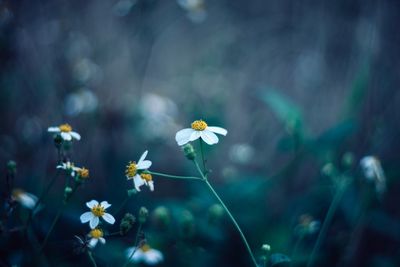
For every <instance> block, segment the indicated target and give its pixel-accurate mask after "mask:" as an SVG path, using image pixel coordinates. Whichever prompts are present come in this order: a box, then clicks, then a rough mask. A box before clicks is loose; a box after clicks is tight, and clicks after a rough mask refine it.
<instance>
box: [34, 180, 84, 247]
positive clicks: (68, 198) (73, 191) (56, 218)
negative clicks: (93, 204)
mask: <svg viewBox="0 0 400 267" xmlns="http://www.w3.org/2000/svg"><path fill="white" fill-rule="evenodd" d="M78 186H79V184H77V183H75V185H74V188H73V189H72V192H71V194H70V195H69V196H68V197H67V198H65V199H64V201H63V205H62V207H61V208H60V209H59V210H58V212H57V215H56V217H55V218H54V220H53V222H52V224H51V226H50V228H49V231H48V232H47V234H46V237H45V238H44V241H43V243H42V245H41V247H40V252H43V250H44V248H45V246H46V244H47V241H48V239H49V237H50V234H51V233H52V232H53V229H54V226H55V225H56V223H57V221H58V219H59V218H60V216H61V214H62V212H63V211H64V209H65V207H66V206H67V204H68V201H69V200H70V199H71V197H72V195H73V194H74V193H75V191H76V189H78Z"/></svg>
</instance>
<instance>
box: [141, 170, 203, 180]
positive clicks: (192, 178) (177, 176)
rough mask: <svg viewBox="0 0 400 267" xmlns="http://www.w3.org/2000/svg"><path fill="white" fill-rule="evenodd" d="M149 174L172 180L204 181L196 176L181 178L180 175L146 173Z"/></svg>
mask: <svg viewBox="0 0 400 267" xmlns="http://www.w3.org/2000/svg"><path fill="white" fill-rule="evenodd" d="M146 172H147V173H150V174H153V175H157V176H162V177H167V178H172V179H187V180H203V179H202V178H200V177H195V176H179V175H171V174H165V173H160V172H151V171H148V170H147V171H146Z"/></svg>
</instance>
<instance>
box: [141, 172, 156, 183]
mask: <svg viewBox="0 0 400 267" xmlns="http://www.w3.org/2000/svg"><path fill="white" fill-rule="evenodd" d="M140 177H142V179H143V180H146V181H147V182H150V181H151V180H153V176H151V174H150V173H141V174H140Z"/></svg>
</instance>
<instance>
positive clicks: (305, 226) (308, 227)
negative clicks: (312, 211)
mask: <svg viewBox="0 0 400 267" xmlns="http://www.w3.org/2000/svg"><path fill="white" fill-rule="evenodd" d="M320 225H321V223H320V222H319V221H317V220H314V218H313V217H312V216H311V215H309V214H303V215H301V216H300V217H299V224H298V225H297V226H296V228H295V231H296V233H297V234H298V235H301V236H304V235H312V234H314V233H316V232H318V231H319V228H320Z"/></svg>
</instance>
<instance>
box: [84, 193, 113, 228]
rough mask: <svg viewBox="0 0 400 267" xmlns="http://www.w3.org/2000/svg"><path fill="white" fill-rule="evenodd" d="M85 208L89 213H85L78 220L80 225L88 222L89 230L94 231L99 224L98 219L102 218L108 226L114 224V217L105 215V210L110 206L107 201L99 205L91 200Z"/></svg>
mask: <svg viewBox="0 0 400 267" xmlns="http://www.w3.org/2000/svg"><path fill="white" fill-rule="evenodd" d="M86 206H87V207H88V208H89V209H90V211H88V212H85V213H83V214H82V215H81V217H80V219H81V222H82V223H87V222H89V225H90V228H92V229H94V228H96V226H97V225H98V224H99V221H100V220H99V217H102V218H103V220H105V221H106V222H108V223H109V224H114V223H115V219H114V217H113V216H112V215H111V214H109V213H106V209H107V208H109V207H110V206H111V204H109V203H108V202H107V201H102V202H101V203H100V204H99V202H97V201H96V200H91V201H89V202H87V203H86Z"/></svg>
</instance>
